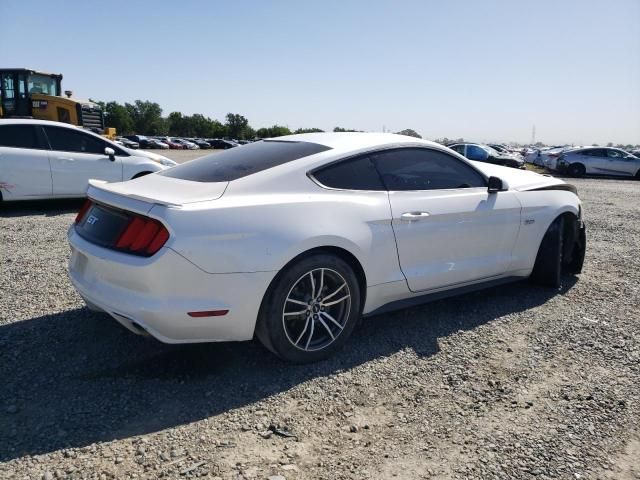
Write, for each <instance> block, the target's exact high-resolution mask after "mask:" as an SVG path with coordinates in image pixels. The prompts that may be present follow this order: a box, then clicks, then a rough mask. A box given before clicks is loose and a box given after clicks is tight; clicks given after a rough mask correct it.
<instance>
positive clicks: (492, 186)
mask: <svg viewBox="0 0 640 480" xmlns="http://www.w3.org/2000/svg"><path fill="white" fill-rule="evenodd" d="M503 190H506V188H504V183H503V182H502V179H501V178H499V177H489V184H488V186H487V191H488V192H489V193H498V192H502V191H503Z"/></svg>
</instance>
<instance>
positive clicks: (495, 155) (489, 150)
mask: <svg viewBox="0 0 640 480" xmlns="http://www.w3.org/2000/svg"><path fill="white" fill-rule="evenodd" d="M482 148H484V149H485V150H486V151H487V152H488V153H489V155H491V156H493V157H499V156H500V155H502V154H501V153H500V152H498V151H497V150H496V149H495V148H491V147H489V146H487V145H483V146H482Z"/></svg>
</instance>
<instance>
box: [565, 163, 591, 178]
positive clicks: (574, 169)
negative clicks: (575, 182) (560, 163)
mask: <svg viewBox="0 0 640 480" xmlns="http://www.w3.org/2000/svg"><path fill="white" fill-rule="evenodd" d="M567 173H568V174H569V175H570V176H572V177H584V174H585V173H587V169H586V168H584V165H582V164H581V163H572V164H571V165H569V167H568V168H567Z"/></svg>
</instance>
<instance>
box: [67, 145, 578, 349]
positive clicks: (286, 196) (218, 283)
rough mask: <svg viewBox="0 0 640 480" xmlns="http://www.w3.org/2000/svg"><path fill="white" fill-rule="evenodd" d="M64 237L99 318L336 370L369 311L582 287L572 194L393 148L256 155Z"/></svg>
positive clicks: (144, 182) (126, 202)
mask: <svg viewBox="0 0 640 480" xmlns="http://www.w3.org/2000/svg"><path fill="white" fill-rule="evenodd" d="M88 197H89V200H88V201H87V203H86V204H85V206H84V207H83V209H82V211H81V212H80V213H79V214H78V217H77V219H76V222H75V224H74V225H72V226H71V228H70V229H69V241H70V244H71V249H72V256H71V260H70V266H69V273H70V277H71V280H72V282H73V284H74V285H75V287H76V289H77V290H78V292H79V293H80V295H81V296H82V297H83V298H84V299H85V301H86V303H87V305H88V306H89V307H90V308H93V309H97V310H103V311H105V312H107V313H108V314H110V315H111V316H112V317H114V318H115V319H116V320H118V321H119V322H120V323H121V324H123V325H124V326H126V327H127V328H129V329H130V330H132V331H133V332H136V333H141V334H143V333H144V334H150V335H152V336H153V337H155V338H156V339H158V340H160V341H162V342H168V343H184V342H213V341H233V340H249V339H251V338H252V337H253V336H254V334H255V335H256V336H257V337H258V338H259V339H260V341H261V342H262V343H263V344H264V345H265V346H266V347H267V348H268V349H269V350H271V351H273V352H274V353H276V354H277V355H279V356H280V357H282V358H284V359H286V360H289V361H292V362H309V361H315V360H319V359H321V358H324V357H327V356H328V355H330V354H331V353H333V352H334V351H335V350H336V349H338V348H339V347H340V346H342V345H343V344H344V343H345V342H346V341H347V338H348V337H349V334H350V333H351V331H352V330H353V328H354V326H355V324H356V321H357V320H358V318H359V317H360V316H361V315H363V314H372V313H374V312H380V311H382V310H387V309H390V308H398V307H401V306H404V305H410V304H415V303H418V302H422V301H425V300H428V299H432V298H442V297H443V296H448V295H452V294H454V293H457V292H460V291H469V290H472V289H478V288H482V287H486V286H488V285H495V284H496V283H499V282H506V281H513V280H517V279H523V278H527V277H531V278H532V279H534V280H535V281H537V282H538V283H541V284H544V285H548V286H552V287H558V286H559V285H560V282H561V274H562V273H563V272H568V273H579V272H580V271H581V269H582V263H583V259H584V251H585V230H584V225H583V222H582V218H581V216H582V212H581V206H580V200H579V199H578V196H577V194H576V189H575V188H574V187H573V186H571V185H568V184H566V183H564V182H563V181H561V180H559V179H555V178H552V177H548V176H545V175H539V174H537V173H533V172H527V171H521V170H514V169H512V168H506V167H500V166H495V165H490V164H485V163H479V162H472V161H469V160H467V159H465V158H464V157H462V156H461V155H458V154H457V153H455V152H453V151H452V150H450V149H447V148H445V147H442V146H440V145H438V144H435V143H432V142H428V141H424V140H418V139H414V138H410V137H404V136H399V135H392V134H374V133H317V134H305V135H292V136H287V137H280V138H278V139H271V140H264V141H261V142H256V143H253V144H250V145H247V146H243V147H242V148H234V149H231V150H228V151H225V152H224V153H220V154H217V155H210V156H206V157H203V158H200V159H198V160H194V161H191V162H188V163H185V164H182V165H179V166H177V167H173V168H170V169H168V170H165V171H162V172H160V173H158V174H156V175H148V176H145V177H141V178H138V179H135V180H130V181H127V182H121V183H104V182H97V181H91V182H90V186H89V190H88Z"/></svg>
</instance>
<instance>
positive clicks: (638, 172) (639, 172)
mask: <svg viewBox="0 0 640 480" xmlns="http://www.w3.org/2000/svg"><path fill="white" fill-rule="evenodd" d="M636 180H640V170H638V171H637V172H636Z"/></svg>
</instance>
